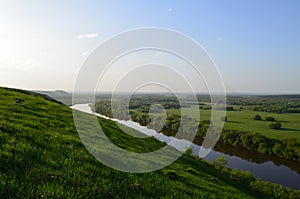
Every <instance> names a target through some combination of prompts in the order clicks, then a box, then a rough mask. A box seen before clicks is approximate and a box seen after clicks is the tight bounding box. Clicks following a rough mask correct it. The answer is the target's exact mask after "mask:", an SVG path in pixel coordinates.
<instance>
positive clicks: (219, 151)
mask: <svg viewBox="0 0 300 199" xmlns="http://www.w3.org/2000/svg"><path fill="white" fill-rule="evenodd" d="M71 108H73V109H76V110H79V111H82V112H85V113H89V114H94V115H96V116H99V117H102V118H106V119H110V120H113V121H115V122H118V123H120V124H123V125H125V126H128V127H131V128H133V129H136V130H138V131H140V132H142V133H144V134H146V135H148V136H154V137H155V138H157V139H158V140H160V141H163V142H166V143H168V144H169V145H170V146H173V147H175V148H176V149H177V150H179V151H184V150H186V148H187V146H191V147H192V153H193V154H194V155H198V154H199V150H200V148H201V146H199V145H197V144H194V143H191V142H190V141H187V140H183V139H177V138H174V137H168V136H165V135H163V134H162V133H157V132H156V131H155V130H152V129H148V128H147V127H145V126H141V125H140V124H138V123H136V122H133V121H124V120H118V119H115V118H108V117H106V116H103V115H100V114H98V113H94V112H93V111H92V110H91V108H90V106H89V104H76V105H74V106H72V107H71ZM171 140H172V142H171ZM219 156H225V157H226V159H227V166H228V167H230V168H235V169H239V170H243V171H250V172H251V173H252V174H253V175H254V176H255V177H256V178H261V179H262V180H265V181H269V182H273V183H276V184H281V185H284V186H287V187H291V188H294V189H300V162H297V161H292V160H287V159H283V158H277V157H274V156H269V155H265V154H259V153H257V152H253V151H249V150H245V149H240V148H236V147H232V146H228V145H222V144H218V145H216V147H215V148H214V149H213V150H212V151H211V152H210V153H209V154H208V155H207V156H206V157H204V159H205V160H207V161H209V162H212V161H214V160H215V159H216V158H217V157H219Z"/></svg>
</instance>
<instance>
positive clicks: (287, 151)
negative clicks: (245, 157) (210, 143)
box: [219, 130, 300, 160]
mask: <svg viewBox="0 0 300 199" xmlns="http://www.w3.org/2000/svg"><path fill="white" fill-rule="evenodd" d="M219 142H221V143H225V144H230V145H232V146H239V147H243V148H246V149H248V150H252V151H257V152H259V153H263V154H269V155H275V156H278V157H283V158H287V159H293V160H300V140H299V139H295V138H290V139H283V140H278V139H272V138H267V137H265V136H262V135H260V134H257V133H247V132H241V131H237V130H224V131H223V133H222V134H221V136H220V139H219Z"/></svg>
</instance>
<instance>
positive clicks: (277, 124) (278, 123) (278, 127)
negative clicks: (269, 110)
mask: <svg viewBox="0 0 300 199" xmlns="http://www.w3.org/2000/svg"><path fill="white" fill-rule="evenodd" d="M269 128H270V129H280V128H281V123H280V122H275V123H271V124H269Z"/></svg>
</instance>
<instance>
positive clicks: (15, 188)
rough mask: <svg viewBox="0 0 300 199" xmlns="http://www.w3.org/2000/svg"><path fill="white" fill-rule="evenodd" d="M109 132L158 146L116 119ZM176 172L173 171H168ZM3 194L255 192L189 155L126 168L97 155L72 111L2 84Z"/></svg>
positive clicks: (132, 146) (128, 143) (119, 140)
mask: <svg viewBox="0 0 300 199" xmlns="http://www.w3.org/2000/svg"><path fill="white" fill-rule="evenodd" d="M99 121H100V122H101V124H102V125H103V127H104V128H103V129H104V130H105V132H106V133H107V135H108V136H109V137H110V138H111V139H112V140H113V142H115V143H116V144H118V145H120V146H121V147H123V148H125V149H128V150H131V151H143V150H146V151H147V150H149V149H157V148H160V147H161V146H162V145H163V144H162V143H160V142H158V141H157V140H155V139H153V138H149V139H147V140H146V141H142V142H137V140H136V139H132V137H130V136H128V135H126V134H124V133H121V132H120V131H119V129H118V128H117V126H116V125H115V124H114V122H111V121H107V120H104V119H101V120H99ZM174 172H175V174H176V177H172V176H171V175H170V174H172V175H173V174H174ZM0 196H1V198H252V197H251V196H250V195H249V193H247V192H246V191H245V190H244V189H242V188H241V187H240V186H239V185H237V184H235V183H234V182H232V181H231V180H229V179H227V178H225V177H224V176H222V175H220V174H218V173H217V172H216V171H215V170H214V169H212V168H211V167H209V166H207V165H206V164H203V163H202V162H201V161H198V160H195V158H193V157H190V156H188V155H183V156H182V157H181V158H180V159H178V160H177V161H176V162H174V163H173V164H172V165H170V166H168V167H167V168H164V169H161V170H158V171H155V172H151V173H143V174H131V173H124V172H120V171H117V170H114V169H111V168H109V167H107V166H105V165H104V164H102V163H100V162H99V161H97V160H96V159H95V158H94V157H93V156H92V155H91V154H90V153H89V152H88V151H87V150H86V148H85V147H84V146H83V144H82V143H81V141H80V139H79V137H78V134H77V132H76V129H75V126H74V122H73V117H72V111H71V110H70V109H69V108H68V107H66V106H64V105H61V104H58V103H55V102H51V101H48V100H45V99H44V98H43V97H42V96H38V95H34V94H30V93H21V92H19V91H15V90H11V89H4V88H0Z"/></svg>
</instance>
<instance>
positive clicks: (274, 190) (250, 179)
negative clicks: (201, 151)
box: [206, 156, 300, 199]
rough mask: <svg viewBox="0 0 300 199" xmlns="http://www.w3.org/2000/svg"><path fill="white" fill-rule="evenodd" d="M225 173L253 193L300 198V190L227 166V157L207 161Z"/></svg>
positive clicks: (262, 195)
mask: <svg viewBox="0 0 300 199" xmlns="http://www.w3.org/2000/svg"><path fill="white" fill-rule="evenodd" d="M206 164H208V165H210V166H212V167H213V168H215V169H216V170H217V171H219V172H221V173H222V174H223V175H225V176H227V177H228V178H230V179H232V180H233V181H235V182H237V183H238V184H239V185H241V186H243V187H244V188H246V189H247V190H248V191H249V192H251V193H252V194H253V195H255V196H258V197H268V198H291V199H292V198H299V196H300V190H294V189H291V188H288V187H284V186H282V185H278V184H273V183H270V182H265V181H262V180H261V179H256V178H255V177H254V176H253V175H252V174H251V173H250V172H249V171H239V170H237V169H230V168H228V167H227V166H226V164H227V161H226V158H225V157H223V156H220V157H219V158H217V159H216V160H215V161H214V162H213V163H209V162H206Z"/></svg>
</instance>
